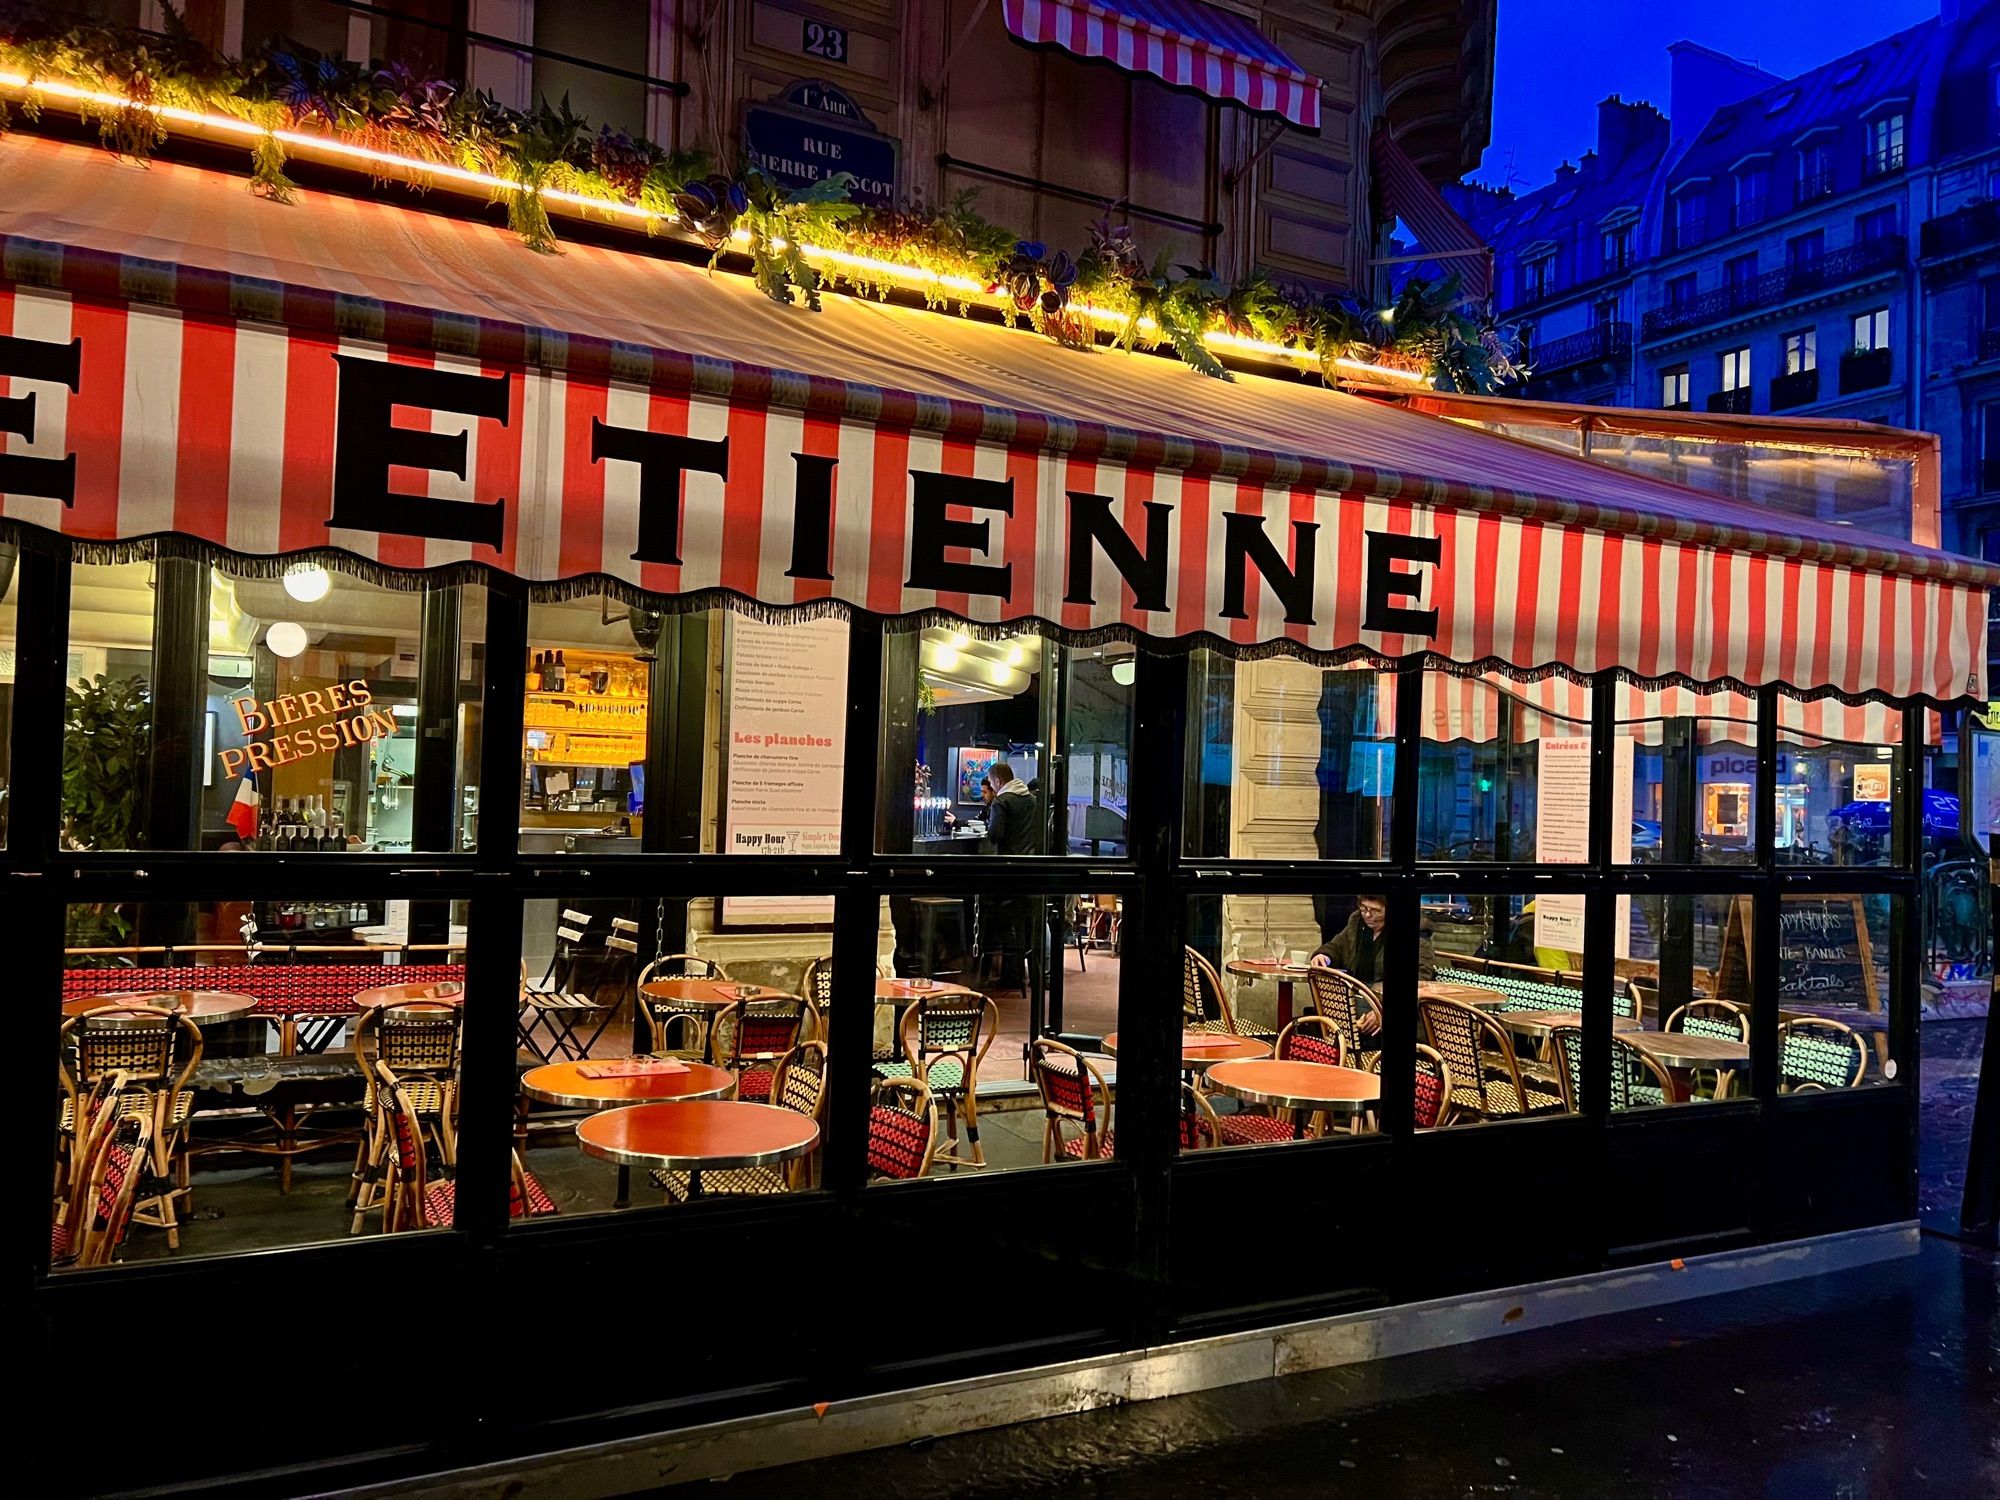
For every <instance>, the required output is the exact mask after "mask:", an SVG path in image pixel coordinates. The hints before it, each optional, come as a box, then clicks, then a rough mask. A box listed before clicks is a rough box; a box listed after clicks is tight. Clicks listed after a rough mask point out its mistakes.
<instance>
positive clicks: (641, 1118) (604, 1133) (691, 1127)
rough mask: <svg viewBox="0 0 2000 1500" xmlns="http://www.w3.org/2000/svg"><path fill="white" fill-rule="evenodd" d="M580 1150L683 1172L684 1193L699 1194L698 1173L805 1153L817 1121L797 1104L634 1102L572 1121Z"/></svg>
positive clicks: (771, 1164)
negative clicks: (685, 1176) (790, 1106)
mask: <svg viewBox="0 0 2000 1500" xmlns="http://www.w3.org/2000/svg"><path fill="white" fill-rule="evenodd" d="M576 1138H577V1144H579V1145H580V1146H582V1148H583V1150H584V1153H585V1154H586V1155H589V1156H595V1157H597V1158H599V1159H600V1160H602V1161H608V1162H611V1163H612V1164H614V1165H616V1166H621V1167H651V1168H654V1169H656V1170H658V1171H662V1172H685V1173H687V1174H688V1196H689V1197H690V1198H696V1197H699V1196H700V1195H701V1174H702V1173H703V1172H726V1171H736V1170H740V1169H742V1168H746V1167H774V1166H777V1165H779V1164H780V1163H783V1162H788V1161H791V1160H793V1159H794V1158H796V1157H800V1156H804V1155H805V1154H806V1153H807V1152H808V1151H810V1150H812V1148H813V1147H814V1146H815V1145H816V1144H818V1142H819V1126H817V1125H815V1124H814V1123H813V1122H812V1120H811V1119H810V1118H808V1117H807V1116H805V1115H802V1114H799V1113H798V1112H797V1111H796V1110H790V1109H779V1108H778V1107H777V1106H776V1105H772V1104H747V1103H743V1102H741V1101H738V1100H731V1099H691V1100H687V1101H685V1102H682V1103H674V1104H634V1105H631V1106H629V1107H626V1108H622V1109H608V1110H606V1111H604V1112H603V1113H602V1114H596V1115H592V1116H591V1117H590V1118H589V1119H587V1120H585V1121H583V1122H582V1123H581V1124H579V1125H578V1126H577V1127H576Z"/></svg>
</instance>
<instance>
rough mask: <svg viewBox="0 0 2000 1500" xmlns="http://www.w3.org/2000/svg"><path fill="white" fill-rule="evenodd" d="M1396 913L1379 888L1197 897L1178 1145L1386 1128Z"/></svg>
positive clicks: (1190, 907) (1184, 1016)
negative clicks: (1386, 981) (1386, 1029)
mask: <svg viewBox="0 0 2000 1500" xmlns="http://www.w3.org/2000/svg"><path fill="white" fill-rule="evenodd" d="M1387 911H1388V904H1387V901H1386V899H1385V897H1384V896H1383V895H1382V893H1381V892H1379V891H1363V892H1361V893H1360V894H1358V895H1346V896H1328V895H1263V894H1258V895H1249V894H1242V895H1218V896H1196V897H1193V898H1191V899H1190V900H1189V901H1188V904H1187V934H1186V936H1187V945H1186V947H1185V949H1184V950H1183V952H1182V955H1181V969H1182V983H1181V1039H1180V1048H1181V1117H1182V1135H1181V1149H1183V1150H1187V1149H1202V1148H1205V1147H1209V1146H1225V1147H1226V1146H1273V1145H1283V1144H1287V1143H1290V1142H1295V1141H1304V1140H1319V1139H1324V1138H1328V1137H1345V1136H1350V1135H1368V1134H1374V1133H1375V1132H1376V1131H1377V1129H1378V1128H1379V1121H1378V1117H1377V1110H1376V1102H1377V1100H1378V1098H1379V1093H1380V1090H1379V1086H1378V1082H1377V1079H1378V1076H1379V1074H1380V1071H1381V1053H1380V1049H1381V1044H1382V1018H1383V1015H1384V1008H1383V1007H1384V1003H1385V1002H1384V995H1383V978H1384V975H1385V973H1386V968H1385V964H1386V959H1387V953H1388V946H1389V942H1390V934H1389V931H1388V926H1387ZM1301 1063H1303V1064H1310V1065H1312V1066H1309V1067H1303V1068H1302V1067H1297V1066H1293V1065H1296V1064H1301ZM1274 1064H1275V1065H1278V1066H1274Z"/></svg>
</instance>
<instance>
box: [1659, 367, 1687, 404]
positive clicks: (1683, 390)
mask: <svg viewBox="0 0 2000 1500" xmlns="http://www.w3.org/2000/svg"><path fill="white" fill-rule="evenodd" d="M1687 404H1688V367H1687V366H1686V365H1674V366H1672V367H1671V368H1669V369H1665V370H1662V371H1660V405H1662V406H1664V407H1666V408H1667V409H1668V410H1669V411H1672V410H1676V409H1678V408H1680V407H1684V406H1686V405H1687Z"/></svg>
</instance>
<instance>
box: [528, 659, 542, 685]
mask: <svg viewBox="0 0 2000 1500" xmlns="http://www.w3.org/2000/svg"><path fill="white" fill-rule="evenodd" d="M541 690H542V653H541V652H539V651H537V652H536V653H535V657H534V660H533V661H531V662H529V663H528V691H529V692H531V693H539V692H540V691H541Z"/></svg>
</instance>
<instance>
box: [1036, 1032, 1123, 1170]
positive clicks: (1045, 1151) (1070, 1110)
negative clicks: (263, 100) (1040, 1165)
mask: <svg viewBox="0 0 2000 1500" xmlns="http://www.w3.org/2000/svg"><path fill="white" fill-rule="evenodd" d="M1028 1076H1029V1077H1031V1078H1033V1079H1034V1080H1035V1091H1036V1092H1037V1093H1038V1094H1040V1095H1041V1097H1042V1160H1043V1161H1045V1162H1051V1161H1055V1160H1057V1159H1058V1158H1061V1157H1064V1156H1081V1157H1099V1156H1109V1155H1110V1154H1111V1152H1110V1150H1109V1149H1108V1148H1106V1147H1105V1144H1104V1143H1105V1142H1106V1140H1108V1139H1109V1137H1110V1134H1111V1103H1112V1100H1111V1085H1110V1084H1108V1083H1107V1082H1105V1080H1104V1074H1103V1073H1101V1072H1100V1071H1099V1070H1098V1067H1097V1064H1096V1063H1094V1062H1092V1061H1091V1060H1090V1059H1089V1058H1087V1057H1085V1056H1084V1055H1083V1054H1082V1053H1081V1052H1078V1051H1077V1050H1076V1049H1075V1048H1074V1047H1066V1046H1064V1045H1063V1044H1062V1043H1061V1042H1057V1041H1051V1040H1050V1039H1049V1038H1047V1037H1037V1038H1036V1039H1035V1040H1034V1041H1033V1042H1030V1043H1029V1044H1028ZM1065 1128H1074V1129H1075V1130H1076V1131H1077V1136H1076V1140H1075V1141H1074V1142H1072V1141H1070V1140H1069V1139H1067V1138H1065V1136H1064V1134H1063V1132H1064V1130H1065ZM1073 1145H1075V1146H1079V1147H1080V1148H1081V1149H1076V1150H1073V1149H1071V1148H1072V1146H1073Z"/></svg>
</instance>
